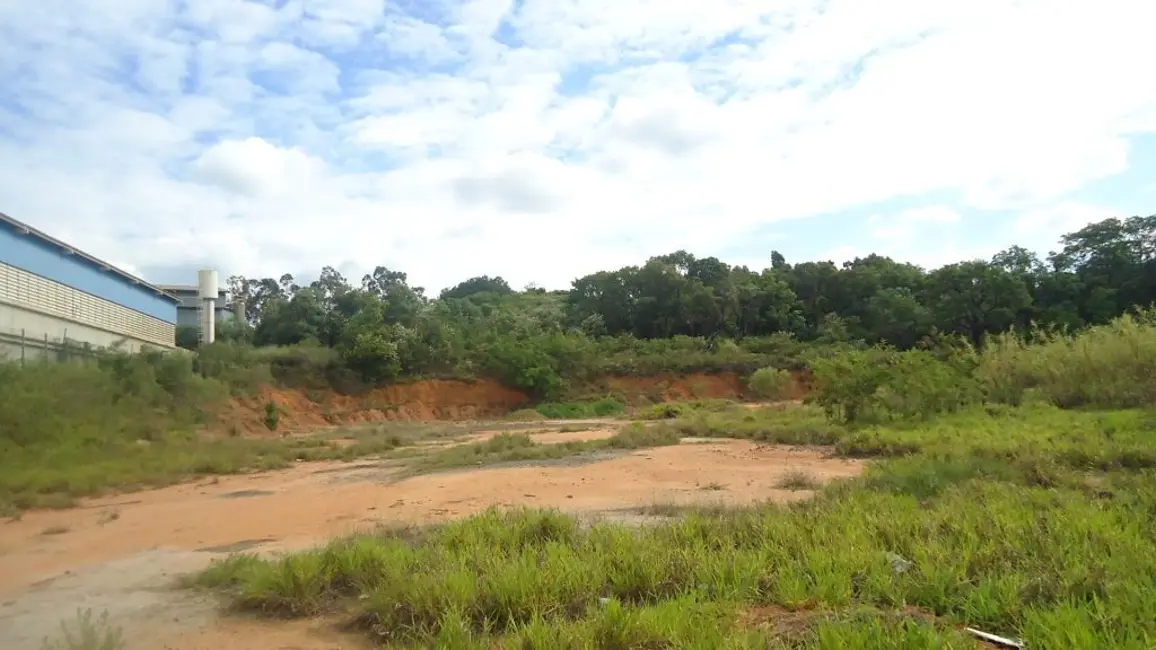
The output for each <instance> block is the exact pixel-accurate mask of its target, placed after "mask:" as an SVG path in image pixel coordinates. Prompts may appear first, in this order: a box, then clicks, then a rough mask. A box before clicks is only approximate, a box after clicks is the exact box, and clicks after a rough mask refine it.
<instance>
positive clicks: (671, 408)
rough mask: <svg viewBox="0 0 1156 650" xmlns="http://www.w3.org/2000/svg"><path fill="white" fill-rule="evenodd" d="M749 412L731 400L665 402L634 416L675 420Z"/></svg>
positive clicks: (647, 418) (646, 418)
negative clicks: (712, 414) (705, 415)
mask: <svg viewBox="0 0 1156 650" xmlns="http://www.w3.org/2000/svg"><path fill="white" fill-rule="evenodd" d="M745 410H747V409H746V408H745V407H744V406H743V405H742V404H739V403H738V402H736V401H734V400H729V399H700V400H691V401H686V402H664V403H662V404H655V405H653V406H651V407H649V408H646V409H642V410H640V411H638V412H637V413H635V414H634V419H635V420H673V419H676V418H682V417H687V416H690V415H703V414H709V413H737V412H741V411H745Z"/></svg>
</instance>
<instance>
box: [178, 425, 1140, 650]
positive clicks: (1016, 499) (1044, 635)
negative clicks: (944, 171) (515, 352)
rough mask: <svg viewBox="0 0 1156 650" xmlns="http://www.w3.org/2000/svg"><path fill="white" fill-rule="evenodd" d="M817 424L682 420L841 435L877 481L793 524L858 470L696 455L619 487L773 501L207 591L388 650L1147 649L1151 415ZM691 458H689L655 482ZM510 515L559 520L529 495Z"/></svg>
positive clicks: (841, 446)
mask: <svg viewBox="0 0 1156 650" xmlns="http://www.w3.org/2000/svg"><path fill="white" fill-rule="evenodd" d="M824 421H825V420H824V419H823V417H822V416H821V414H819V413H818V412H816V411H814V410H811V409H810V408H797V409H788V410H782V409H762V410H758V411H749V410H745V409H743V410H740V409H730V410H723V411H715V412H707V413H697V414H696V413H689V414H686V415H685V416H684V417H683V418H681V419H678V420H676V421H674V423H673V425H672V426H673V427H674V428H675V429H676V430H679V431H684V432H687V433H694V434H696V435H698V436H716V435H722V434H723V433H724V432H726V433H729V434H732V435H733V434H739V435H744V436H748V437H750V438H754V439H759V440H766V441H769V442H778V441H784V440H786V441H791V442H798V441H800V440H801V439H813V440H824V441H831V442H834V443H835V445H836V446H835V448H836V449H837V450H838V451H839V453H841V454H843V455H849V456H871V457H874V458H875V459H876V462H875V464H874V465H873V466H872V467H871V468H870V469H869V471H868V472H867V473H866V475H864V476H862V477H860V478H857V479H853V480H852V481H850V482H844V483H840V484H837V485H833V486H831V487H829V488H828V489H827V490H826V491H824V493H823V494H822V495H820V496H819V497H818V498H816V499H813V500H807V501H803V502H800V503H798V504H796V505H792V506H790V507H783V506H782V505H777V504H776V503H774V502H778V503H781V502H782V500H780V499H777V498H776V497H779V496H782V495H785V494H795V493H793V492H790V490H792V489H797V488H810V487H814V486H815V484H814V483H813V481H816V480H817V479H819V478H821V477H823V475H824V470H823V469H822V468H824V467H829V468H831V469H832V470H835V469H836V468H838V470H837V472H838V474H841V475H844V476H850V475H852V474H854V473H855V472H854V469H853V467H854V466H852V465H849V464H848V465H843V466H841V467H840V465H838V464H837V463H838V462H839V461H835V460H830V459H829V460H821V459H819V458H816V457H815V456H814V455H813V454H814V452H810V451H801V450H793V451H789V450H788V449H789V448H783V447H775V448H771V449H765V448H764V449H760V448H759V447H757V446H755V445H753V444H751V443H741V442H727V443H723V444H720V445H718V446H712V445H701V446H699V445H696V444H687V443H685V442H684V443H683V444H682V445H680V446H678V447H665V448H657V449H653V450H647V451H645V452H639V453H636V454H635V455H632V456H631V457H630V460H629V461H626V460H620V461H610V462H608V463H605V464H604V465H603V466H604V467H605V468H607V469H609V468H611V467H620V468H621V469H622V471H621V472H620V473H617V474H616V478H615V481H616V483H615V484H614V485H612V486H610V485H607V484H606V483H604V484H603V485H607V488H606V491H607V493H612V494H617V495H623V496H624V497H626V498H625V501H626V502H630V501H634V502H635V503H641V502H643V501H645V499H643V498H641V497H642V495H643V492H642V491H640V490H638V489H634V488H633V487H632V486H640V482H639V477H640V476H642V475H644V474H645V475H646V476H647V477H648V478H647V480H648V481H651V483H648V484H647V487H645V488H642V489H643V490H650V489H653V488H652V487H651V486H653V487H657V485H665V486H667V487H668V488H669V487H673V486H675V485H676V484H677V482H678V480H679V477H688V478H689V477H694V482H695V483H697V484H698V485H697V486H695V487H697V488H699V489H697V490H694V491H693V492H692V491H691V490H690V487H691V485H690V484H689V483H690V482H689V481H687V483H684V487H681V488H676V489H675V490H674V491H668V492H666V494H665V495H659V494H655V496H656V497H662V498H665V499H669V498H670V497H672V496H675V495H676V494H679V495H689V494H692V493H693V494H695V496H696V497H700V495H710V494H731V493H735V492H740V493H742V494H743V498H741V499H738V500H737V502H738V503H740V504H741V503H743V502H752V501H758V500H767V501H770V502H772V503H769V504H765V505H760V506H755V507H753V508H733V507H719V506H718V505H716V504H710V503H709V501H708V500H707V499H708V498H709V497H700V499H696V500H694V501H696V502H697V503H698V504H699V507H693V506H690V507H688V503H687V502H683V503H682V504H676V505H667V506H663V507H658V506H655V507H650V508H643V509H642V510H641V511H640V512H646V513H650V514H651V515H652V516H653V515H673V514H684V515H685V516H682V517H678V518H676V519H672V520H670V522H669V523H668V524H664V525H659V526H643V527H641V528H639V527H636V526H629V525H625V524H624V523H623V522H608V523H601V524H598V525H595V526H593V527H590V526H585V525H583V520H582V518H580V517H579V518H575V517H573V516H570V515H565V514H560V513H556V512H548V511H538V510H530V511H514V512H505V513H503V512H498V511H490V512H487V513H485V514H483V515H482V516H480V517H476V518H471V519H466V520H463V521H458V522H456V523H452V524H450V525H448V526H446V527H443V528H439V529H436V530H430V531H425V532H421V533H414V532H410V533H406V534H399V533H397V532H380V533H376V534H368V535H361V536H353V537H350V538H346V539H342V540H340V541H337V542H334V543H332V544H331V545H329V546H327V547H325V548H322V549H320V550H313V551H307V552H304V553H299V554H295V555H290V556H288V557H285V558H283V559H257V558H254V557H250V556H239V557H237V558H235V559H232V560H230V561H228V562H226V563H224V564H221V565H219V566H216V567H215V568H213V569H212V570H210V571H209V572H208V573H206V574H204V575H202V576H201V578H200V583H201V584H202V585H206V586H212V587H215V588H217V589H223V590H224V592H225V593H227V594H229V598H230V599H231V602H232V605H233V606H234V607H235V608H238V609H240V610H247V611H252V612H255V613H258V614H261V615H264V616H270V617H275V618H278V619H280V618H290V619H304V620H317V619H316V617H319V616H320V617H322V619H321V620H339V621H342V622H344V623H347V624H352V626H353V628H354V629H357V630H360V631H361V633H362V634H363V635H364V638H365V639H368V640H371V641H372V642H374V643H388V644H393V645H395V646H397V647H438V648H491V647H509V648H558V647H564V648H585V647H608V648H665V647H677V648H766V647H784V648H787V647H808V648H895V647H902V648H929V647H942V648H963V647H977V646H976V644H977V643H978V641H976V640H974V639H973V638H972V637H971V636H970V635H969V634H968V633H966V632H965V631H964V628H965V626H971V627H974V628H979V629H981V630H986V631H989V632H993V633H997V634H1001V635H1004V636H1009V637H1022V638H1024V639H1027V640H1028V642H1030V643H1031V645H1032V646H1033V647H1044V648H1102V647H1112V648H1136V649H1137V650H1138V649H1140V648H1149V647H1151V646H1152V643H1153V641H1156V594H1154V591H1153V589H1152V587H1151V579H1150V576H1151V575H1154V574H1156V573H1154V572H1156V552H1154V551H1156V544H1154V540H1156V524H1154V523H1153V522H1154V519H1153V517H1152V516H1151V515H1152V513H1156V481H1154V480H1153V479H1156V474H1154V473H1153V468H1154V467H1156V451H1153V448H1152V446H1151V444H1150V440H1151V434H1152V430H1153V423H1154V419H1153V415H1152V414H1151V413H1150V412H1147V411H1144V410H1117V411H1101V412H1094V413H1093V412H1074V411H1063V410H1060V409H1057V408H1055V407H1052V406H1045V405H1029V406H1025V407H1022V408H1015V409H1006V408H993V407H990V406H988V407H976V408H972V409H965V410H963V411H961V412H959V413H957V414H955V415H950V416H944V417H941V418H937V419H936V420H933V421H925V422H920V423H917V424H907V425H899V424H893V425H888V426H870V427H866V428H862V427H857V428H844V427H841V426H836V425H824V424H823V422H824ZM668 454H669V455H668ZM759 454H762V456H759ZM791 454H797V456H794V457H792V456H791ZM676 457H682V458H686V459H687V461H686V463H685V464H684V465H679V464H677V463H676V464H674V465H671V470H670V471H669V473H667V472H663V471H662V465H663V464H666V463H671V462H673V459H674V458H676ZM740 458H749V459H751V461H752V462H751V463H750V464H746V463H743V462H739V460H738V459H740ZM648 459H652V460H648ZM710 459H717V461H718V462H717V464H714V463H710ZM756 459H757V460H756ZM652 463H653V464H654V465H651V464H652ZM708 463H709V464H708ZM588 467H589V468H588V469H585V470H583V469H578V468H575V469H567V470H558V471H560V472H575V473H573V474H569V476H571V477H578V485H583V484H586V485H590V488H591V489H592V491H593V493H596V492H597V491H598V485H597V483H596V482H597V481H598V480H599V479H598V478H597V476H598V474H597V473H596V472H595V469H594V468H597V467H599V466H598V465H594V466H588ZM650 467H656V468H658V469H657V470H650V469H648V468H650ZM800 470H802V471H800ZM510 471H513V472H518V471H520V470H501V473H500V474H495V475H494V476H495V478H496V477H497V476H503V477H504V478H503V479H501V480H502V481H503V482H504V483H506V484H507V485H511V486H513V485H514V484H515V479H514V477H515V476H518V474H509V473H507V472H510ZM527 471H529V472H530V473H534V474H539V475H542V476H547V475H550V476H562V475H565V474H558V475H555V474H553V473H552V471H546V470H543V469H532V470H527ZM583 471H586V472H590V473H589V474H583V473H582V472H583ZM652 471H653V472H654V473H651V472H652ZM830 471H831V470H828V472H830ZM828 475H829V474H828ZM610 476H611V475H610V474H605V475H603V477H604V478H606V479H609V478H610ZM700 477H701V478H700ZM431 478H432V477H431ZM444 478H448V477H443V479H441V480H444ZM582 478H587V479H588V480H587V481H585V482H583V481H582ZM760 479H761V480H760ZM424 480H430V478H427V479H424ZM463 480H464V481H468V482H467V483H462V484H461V486H460V487H461V488H466V486H468V485H475V486H477V488H476V489H477V490H485V488H484V487H482V484H481V482H480V481H478V480H477V478H476V477H470V476H469V475H466V478H464V479H463ZM547 480H556V479H547ZM571 481H573V479H571ZM716 482H717V483H718V485H716V484H715V483H716ZM570 484H571V485H573V483H572V482H571V483H570ZM519 485H520V484H519ZM544 487H545V486H543V488H538V489H542V490H543V492H546V493H547V494H559V493H557V492H554V491H548V492H547V491H546V490H545V489H544ZM518 489H521V488H520V487H519V488H518ZM563 491H565V490H563ZM680 492H681V494H680ZM564 498H565V497H564ZM592 499H593V500H594V501H596V505H595V509H599V510H602V509H606V508H608V507H610V506H609V504H608V503H607V502H605V501H600V500H598V499H599V498H598V497H593V498H592ZM659 500H660V499H659ZM659 500H655V502H656V503H658V502H659ZM519 501H522V502H523V503H526V504H527V505H556V504H557V503H558V502H555V501H554V500H553V499H549V498H547V499H543V498H542V496H541V495H539V494H536V493H527V494H524V495H523V499H520V500H519ZM561 504H562V505H563V506H567V505H569V504H567V503H566V502H565V501H562V502H561ZM574 505H575V506H577V507H575V509H576V510H581V509H583V508H582V506H583V505H585V506H588V507H589V506H591V505H593V504H591V502H590V501H586V502H585V503H583V502H581V501H580V502H578V503H575V504H574ZM461 514H465V512H462V513H461Z"/></svg>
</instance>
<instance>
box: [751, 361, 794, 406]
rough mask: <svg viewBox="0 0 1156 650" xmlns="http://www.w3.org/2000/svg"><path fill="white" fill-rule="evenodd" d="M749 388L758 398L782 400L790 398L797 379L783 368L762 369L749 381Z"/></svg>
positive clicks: (752, 375)
mask: <svg viewBox="0 0 1156 650" xmlns="http://www.w3.org/2000/svg"><path fill="white" fill-rule="evenodd" d="M747 386H748V387H750V389H751V392H752V393H754V394H755V396H756V397H760V398H762V399H770V400H782V399H787V398H788V397H790V395H791V392H792V390H793V389H794V386H795V379H794V378H793V377H792V376H791V373H790V372H788V371H786V370H783V369H781V368H760V369H758V370H756V371H755V372H754V373H753V374H751V376H750V378H749V379H747Z"/></svg>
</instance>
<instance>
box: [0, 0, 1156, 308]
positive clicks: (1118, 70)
mask: <svg viewBox="0 0 1156 650" xmlns="http://www.w3.org/2000/svg"><path fill="white" fill-rule="evenodd" d="M404 7H413V8H415V11H412V12H408V13H407V12H405V11H403V10H402V9H403V8H404ZM1154 19H1156V5H1151V4H1150V3H1144V2H1140V1H1139V0H1106V1H1105V2H1101V3H1085V2H1075V1H1074V0H1072V1H1067V0H1064V1H1061V2H1060V4H1058V5H1057V4H1056V3H1055V2H1054V1H1053V2H1044V1H1043V0H1015V1H1013V0H979V1H977V2H969V3H964V2H948V3H936V2H920V1H918V0H880V2H877V3H874V4H872V3H862V2H856V1H854V0H829V1H826V2H820V1H819V0H774V1H770V2H768V1H766V0H725V1H724V0H715V1H712V2H707V1H706V0H661V1H660V0H644V1H640V2H626V3H624V2H610V1H609V0H550V1H547V0H526V1H525V2H521V3H513V2H511V0H469V1H467V2H456V1H453V0H445V1H444V2H435V3H415V2H400V3H393V2H390V3H386V2H383V1H382V0H289V1H288V2H280V3H272V2H261V1H257V0H199V1H198V2H188V1H187V0H186V1H184V2H176V3H157V2H151V1H148V0H131V1H128V2H124V3H122V4H121V5H118V10H117V11H116V12H108V11H107V8H106V7H105V5H104V4H101V3H98V2H96V0H71V1H70V2H65V0H42V1H41V2H37V3H4V4H3V5H0V74H3V75H4V78H5V79H6V86H7V90H8V91H9V92H8V93H7V97H6V98H5V99H4V100H0V209H3V210H4V211H5V212H8V213H11V214H13V215H14V216H16V217H18V218H23V219H26V220H29V221H32V222H34V223H36V225H37V226H38V227H41V228H42V229H45V230H48V231H50V232H53V231H54V230H56V231H60V232H75V233H77V236H78V237H81V238H82V239H83V241H74V242H73V243H74V244H75V245H77V246H80V247H82V248H91V249H93V252H97V250H98V249H99V251H100V252H101V253H103V254H107V255H109V256H110V257H112V258H115V259H118V260H123V261H124V263H125V264H129V265H132V266H134V267H136V268H141V269H158V268H163V267H170V266H171V267H181V268H184V267H187V266H190V265H194V264H196V265H199V264H204V263H212V264H214V265H216V266H218V267H219V268H221V269H222V270H223V272H225V273H246V274H251V275H258V274H280V273H281V272H283V271H295V272H301V271H309V270H315V269H318V268H320V266H322V265H324V264H333V265H337V266H343V267H344V268H349V269H361V270H362V271H364V270H368V269H370V268H372V267H373V266H375V265H377V264H387V265H389V266H392V267H395V268H400V269H402V270H405V271H407V272H409V273H410V275H411V277H412V278H414V280H415V281H416V282H418V283H420V284H424V285H427V286H429V287H431V288H438V287H441V286H445V285H448V284H452V283H454V282H456V281H459V280H461V279H463V278H464V277H466V276H468V275H471V274H479V273H490V274H495V273H497V274H502V275H505V276H506V277H507V278H508V279H509V280H510V281H511V282H512V283H513V284H515V285H522V284H525V283H527V282H531V281H536V282H539V283H541V284H544V285H546V286H564V285H565V284H566V283H567V282H568V281H569V280H570V279H572V278H573V277H575V276H577V275H580V274H584V273H588V272H591V271H593V270H597V269H601V268H606V267H610V266H616V265H621V264H627V263H635V262H638V261H641V259H642V258H644V257H645V256H647V255H653V254H658V253H663V252H668V251H669V250H673V249H675V248H687V249H689V250H692V251H701V252H703V253H709V252H711V251H713V250H721V249H723V248H726V247H727V246H728V245H730V244H733V243H735V241H736V240H738V239H741V238H743V237H745V236H746V233H748V232H750V231H751V229H752V228H754V227H757V226H759V225H761V224H765V223H766V222H767V221H772V220H775V219H786V218H794V219H802V218H806V217H808V216H813V215H817V214H821V213H830V212H837V211H840V210H845V209H851V208H861V207H862V206H867V205H873V204H876V203H881V202H886V201H888V200H890V199H894V198H900V197H907V198H908V199H909V200H910V199H911V198H912V197H916V198H918V197H923V196H929V195H932V194H934V195H935V196H936V197H937V198H936V199H935V200H934V201H933V202H932V204H931V207H927V208H921V209H918V210H909V211H906V212H900V213H894V212H886V211H882V212H880V214H879V215H878V216H876V217H875V218H874V219H873V220H871V221H870V223H868V224H867V227H868V231H869V232H871V233H873V238H872V240H871V241H846V240H840V239H839V236H840V233H822V234H823V235H824V236H826V237H830V238H831V239H832V246H831V247H832V249H833V250H842V249H845V250H843V252H842V253H840V254H847V255H850V257H854V256H855V255H861V254H866V253H869V252H872V251H873V250H874V251H878V252H881V253H888V254H893V255H896V256H898V257H902V258H905V259H911V260H912V261H919V262H921V263H925V264H926V263H931V262H932V261H934V262H941V261H944V260H945V259H950V258H952V257H974V256H975V253H976V252H978V251H979V250H980V249H985V247H984V246H981V245H978V244H970V243H969V244H962V243H959V241H957V240H956V239H954V237H955V234H958V233H959V232H962V230H961V229H965V228H966V227H967V217H966V215H968V214H969V211H975V210H989V209H997V210H1000V209H1011V210H1017V211H1019V212H1020V213H1022V214H1023V219H1022V220H1021V221H1020V222H1019V224H1020V225H1019V226H1018V230H1016V229H1015V228H1013V229H1012V230H1014V232H1015V234H1017V235H1022V236H1023V237H1024V238H1025V239H1031V241H1032V242H1038V243H1035V244H1034V246H1037V247H1046V246H1047V245H1049V244H1048V242H1044V241H1042V239H1041V238H1042V237H1043V236H1044V235H1046V236H1048V237H1054V236H1056V235H1058V234H1059V233H1062V232H1065V231H1066V230H1065V229H1071V226H1072V224H1080V225H1082V224H1083V223H1086V222H1087V221H1088V220H1093V219H1096V218H1101V217H1106V216H1110V215H1111V209H1110V208H1111V202H1110V201H1109V200H1102V201H1101V200H1097V201H1092V202H1087V201H1084V202H1079V201H1076V200H1075V199H1073V198H1072V196H1073V193H1074V192H1076V191H1078V190H1082V189H1084V188H1086V187H1087V186H1088V185H1089V184H1090V183H1092V182H1093V181H1096V180H1099V179H1102V178H1106V177H1109V176H1111V175H1114V174H1117V173H1119V172H1122V171H1124V170H1125V169H1126V168H1127V166H1128V164H1129V160H1128V153H1129V146H1130V142H1131V141H1132V138H1133V137H1134V136H1136V135H1138V134H1141V133H1145V132H1147V133H1151V132H1156V118H1154V116H1156V77H1154V76H1153V75H1151V74H1150V73H1149V70H1148V69H1147V63H1146V62H1147V60H1148V58H1150V57H1149V56H1148V52H1147V49H1148V47H1147V45H1146V43H1147V36H1148V35H1147V33H1146V30H1147V26H1148V25H1150V24H1152V22H1153V20H1154ZM511 43H513V44H516V45H510V44H511ZM943 196H958V197H960V198H959V200H958V201H957V202H946V201H944V200H943V199H942V198H941V197H943ZM1096 203H1099V205H1097V204H1096ZM1053 206H1054V207H1053ZM961 215H964V216H961ZM1044 215H1047V216H1044ZM193 224H195V227H194V225H193ZM1076 227H1078V226H1076ZM928 233H932V234H934V235H936V236H933V237H930V238H929V237H928ZM953 233H955V234H953ZM130 235H131V238H130ZM929 242H930V243H929ZM1004 244H1005V242H1002V241H1001V242H999V244H998V246H997V245H996V242H994V240H993V241H992V244H991V245H992V246H995V248H996V249H998V248H1000V247H1002V246H1003V245H1004ZM791 245H792V244H791V242H789V241H787V242H776V246H778V247H780V248H783V249H784V252H786V253H787V254H788V257H791V255H790V248H791ZM841 247H842V248H841ZM990 252H994V250H992V251H987V250H986V249H985V250H984V253H983V254H984V255H987V254H990ZM832 256H833V257H834V255H832ZM359 274H360V273H359V272H358V273H353V275H359Z"/></svg>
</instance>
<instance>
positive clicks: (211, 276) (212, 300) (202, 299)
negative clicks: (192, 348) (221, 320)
mask: <svg viewBox="0 0 1156 650" xmlns="http://www.w3.org/2000/svg"><path fill="white" fill-rule="evenodd" d="M219 281H220V278H219V277H218V275H217V270H216V269H203V270H201V271H197V298H198V299H199V305H198V307H199V308H200V310H201V314H200V322H201V331H200V335H201V336H200V339H201V343H212V342H213V341H214V340H216V338H217V335H216V332H217V291H218V289H217V283H218V282H219Z"/></svg>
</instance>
